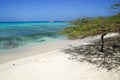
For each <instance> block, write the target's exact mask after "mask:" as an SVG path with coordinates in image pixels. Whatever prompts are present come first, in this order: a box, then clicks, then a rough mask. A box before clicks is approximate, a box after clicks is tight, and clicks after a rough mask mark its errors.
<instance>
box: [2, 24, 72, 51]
mask: <svg viewBox="0 0 120 80" xmlns="http://www.w3.org/2000/svg"><path fill="white" fill-rule="evenodd" d="M69 25H70V24H69V23H67V22H1V23H0V49H10V48H14V47H18V46H22V45H26V44H30V43H43V42H51V41H55V40H61V39H66V37H65V36H63V35H60V34H58V32H59V31H61V30H62V29H63V28H65V27H68V26H69Z"/></svg>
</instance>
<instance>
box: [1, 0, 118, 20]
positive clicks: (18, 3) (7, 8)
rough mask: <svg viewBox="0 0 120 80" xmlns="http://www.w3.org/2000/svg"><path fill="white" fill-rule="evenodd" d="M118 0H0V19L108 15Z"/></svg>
mask: <svg viewBox="0 0 120 80" xmlns="http://www.w3.org/2000/svg"><path fill="white" fill-rule="evenodd" d="M117 2H120V0H0V21H47V20H72V19H75V18H79V17H86V16H92V17H93V16H108V15H111V14H112V12H111V10H110V8H109V7H110V6H111V5H112V4H114V3H117Z"/></svg>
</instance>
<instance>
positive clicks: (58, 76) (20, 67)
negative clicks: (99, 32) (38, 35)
mask: <svg viewBox="0 0 120 80" xmlns="http://www.w3.org/2000/svg"><path fill="white" fill-rule="evenodd" d="M108 36H111V35H108ZM97 38H98V37H94V38H90V37H89V38H85V39H83V40H78V41H76V40H75V41H66V42H64V41H63V42H61V44H60V43H57V42H56V43H54V44H55V45H56V46H55V45H53V43H52V44H49V47H47V48H50V49H47V50H48V52H45V50H44V49H46V48H44V47H43V45H42V47H41V46H34V47H32V48H31V47H30V48H23V49H22V48H21V49H19V50H20V51H19V52H17V49H16V50H15V51H11V53H12V52H13V55H12V56H13V57H16V58H17V56H16V55H14V53H21V55H23V56H26V55H25V54H22V52H23V53H24V52H26V54H27V55H28V54H32V53H34V54H38V53H42V50H43V52H45V53H44V54H39V55H34V56H31V57H24V58H20V59H16V60H12V61H9V62H6V63H2V64H0V80H120V76H119V75H120V71H115V70H112V71H110V72H107V71H106V70H105V69H97V68H96V66H94V65H92V64H89V63H87V62H78V61H75V60H69V59H68V58H69V57H70V55H68V54H65V53H64V52H61V48H65V47H67V45H74V46H75V45H80V44H86V43H90V42H91V41H92V40H95V39H97ZM78 42H79V43H78ZM62 43H63V44H62ZM46 45H47V44H46ZM44 46H45V45H44ZM45 47H46V46H45ZM41 48H42V49H41ZM17 55H18V54H17ZM7 57H10V56H7ZM21 57H22V56H21ZM3 61H6V60H3Z"/></svg>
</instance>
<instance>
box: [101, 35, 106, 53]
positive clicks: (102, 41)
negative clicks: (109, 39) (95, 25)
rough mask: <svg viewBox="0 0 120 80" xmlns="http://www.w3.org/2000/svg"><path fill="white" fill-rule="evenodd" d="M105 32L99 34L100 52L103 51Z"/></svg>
mask: <svg viewBox="0 0 120 80" xmlns="http://www.w3.org/2000/svg"><path fill="white" fill-rule="evenodd" d="M105 35H106V34H102V35H101V49H100V51H101V52H104V49H103V48H104V36H105Z"/></svg>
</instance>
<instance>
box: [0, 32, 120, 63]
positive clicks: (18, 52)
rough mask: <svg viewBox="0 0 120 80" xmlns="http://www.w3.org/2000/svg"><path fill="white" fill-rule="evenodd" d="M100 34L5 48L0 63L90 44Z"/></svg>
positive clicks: (113, 34)
mask: <svg viewBox="0 0 120 80" xmlns="http://www.w3.org/2000/svg"><path fill="white" fill-rule="evenodd" d="M116 35H118V34H117V33H110V34H108V35H106V36H105V38H107V37H112V36H116ZM99 39H100V35H97V36H90V37H86V38H83V39H76V40H59V41H55V42H50V43H45V44H33V45H26V46H21V47H17V48H13V49H7V50H4V51H3V50H2V51H0V64H2V63H6V62H9V61H12V60H15V59H20V58H25V57H29V56H34V55H39V54H44V53H47V52H50V51H54V50H61V49H64V48H68V47H70V46H79V45H87V44H91V43H92V42H93V41H95V40H99Z"/></svg>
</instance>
